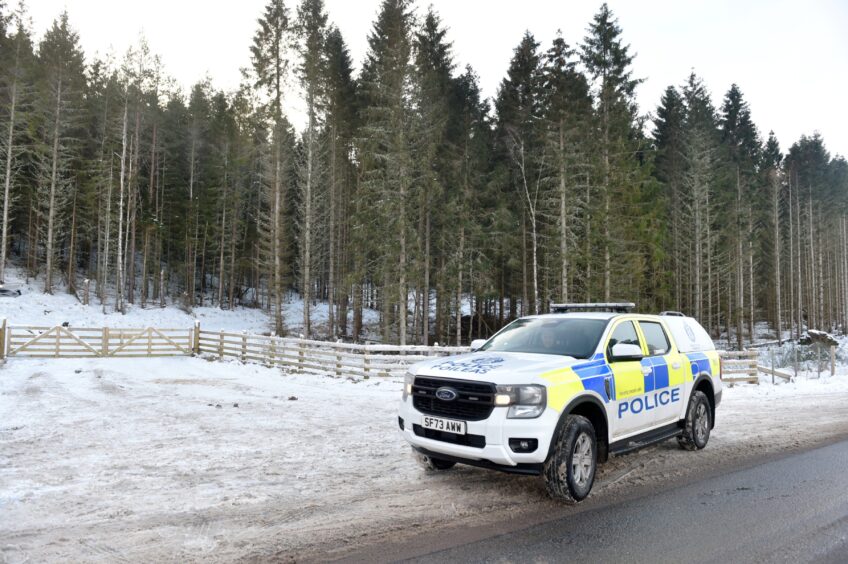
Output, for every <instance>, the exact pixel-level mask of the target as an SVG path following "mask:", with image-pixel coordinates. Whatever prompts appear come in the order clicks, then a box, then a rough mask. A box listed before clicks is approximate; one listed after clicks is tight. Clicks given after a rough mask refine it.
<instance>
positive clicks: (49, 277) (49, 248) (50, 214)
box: [44, 76, 62, 294]
mask: <svg viewBox="0 0 848 564" xmlns="http://www.w3.org/2000/svg"><path fill="white" fill-rule="evenodd" d="M61 113H62V77H61V76H60V77H59V83H58V85H57V90H56V121H55V122H54V124H53V154H52V162H51V169H50V201H49V204H48V208H47V210H48V211H47V244H46V252H47V267H46V272H45V274H44V293H46V294H52V293H53V236H54V233H53V231H54V226H55V222H56V189H57V186H56V183H57V182H58V178H57V177H58V174H59V124H60V123H61V121H60V120H61Z"/></svg>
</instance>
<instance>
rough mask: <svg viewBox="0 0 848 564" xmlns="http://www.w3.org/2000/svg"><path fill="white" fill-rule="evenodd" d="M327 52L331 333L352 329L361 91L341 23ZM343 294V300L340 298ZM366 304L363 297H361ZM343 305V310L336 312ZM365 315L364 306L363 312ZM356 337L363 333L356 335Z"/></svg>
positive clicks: (329, 40)
mask: <svg viewBox="0 0 848 564" xmlns="http://www.w3.org/2000/svg"><path fill="white" fill-rule="evenodd" d="M324 47H325V51H326V55H325V56H326V65H327V66H326V69H327V70H326V93H327V101H326V118H325V122H324V123H325V132H324V136H325V137H326V139H327V146H328V147H327V161H328V171H327V175H328V179H327V182H328V191H329V197H328V207H329V210H328V228H327V301H328V306H329V316H328V326H329V327H328V334H329V336H330V338H333V337H335V336H336V335H337V334H339V333H340V334H342V335H346V334H347V309H348V308H347V305H348V304H347V302H348V293H347V292H346V291H343V286H346V285H349V284H350V283H351V281H350V280H347V273H348V272H349V271H350V264H349V259H350V255H349V254H348V255H346V254H345V252H344V250H345V249H346V247H347V246H346V245H345V242H346V241H347V240H348V238H349V236H350V215H351V214H350V212H349V209H350V199H351V192H352V186H351V185H352V178H353V170H352V164H351V162H350V155H351V150H352V148H353V137H354V131H355V129H356V122H355V119H356V114H357V107H356V102H357V95H356V84H355V82H354V80H353V64H352V62H351V59H350V54H349V52H348V50H347V46H346V45H345V42H344V39H343V38H342V34H341V32H340V31H339V30H338V28H336V27H332V28H330V30H329V31H328V33H327V40H326V42H325V44H324ZM339 297H340V298H341V300H340V301H339V302H337V301H336V300H337V298H339ZM359 303H360V304H361V301H360V302H359ZM336 306H338V313H337V312H336ZM359 316H360V319H361V310H360V312H359ZM354 336H358V335H357V334H355V335H354Z"/></svg>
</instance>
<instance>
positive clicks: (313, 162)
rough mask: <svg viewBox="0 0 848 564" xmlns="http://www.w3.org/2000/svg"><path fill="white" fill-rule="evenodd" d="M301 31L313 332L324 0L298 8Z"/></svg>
mask: <svg viewBox="0 0 848 564" xmlns="http://www.w3.org/2000/svg"><path fill="white" fill-rule="evenodd" d="M296 27H297V33H298V36H299V38H300V54H301V60H302V62H301V65H300V68H299V69H298V75H299V78H300V83H301V87H302V88H303V91H304V96H305V101H306V117H307V123H306V131H305V132H304V134H303V140H302V143H303V153H304V155H303V156H304V158H303V161H304V162H303V163H302V165H301V174H300V179H299V180H300V182H299V185H300V204H301V213H300V216H301V224H300V256H301V262H300V272H301V281H302V283H301V289H302V292H301V294H302V298H303V332H304V334H305V335H306V337H307V338H309V337H310V336H311V333H312V319H311V316H310V309H311V305H312V304H311V300H312V296H313V289H312V285H313V279H312V271H313V268H314V266H313V261H314V259H315V257H314V256H313V255H314V254H315V244H314V235H315V233H316V232H318V229H319V228H320V227H319V225H318V218H319V216H320V213H319V212H320V210H319V209H318V205H319V203H320V202H323V200H324V198H323V196H324V193H325V186H324V183H325V178H324V174H325V163H324V159H325V155H324V147H323V139H322V137H321V135H320V130H321V128H322V127H323V120H324V112H325V106H326V75H327V60H326V52H325V49H324V47H325V42H326V37H327V14H326V12H325V11H324V2H323V0H303V3H302V4H301V5H300V6H299V7H298V12H297V24H296ZM315 262H317V261H315Z"/></svg>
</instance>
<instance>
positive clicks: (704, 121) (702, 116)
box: [681, 72, 721, 328]
mask: <svg viewBox="0 0 848 564" xmlns="http://www.w3.org/2000/svg"><path fill="white" fill-rule="evenodd" d="M683 100H684V103H685V105H686V116H685V121H684V131H683V136H682V137H683V139H682V141H683V147H682V157H683V164H684V166H685V170H684V173H683V177H682V188H683V193H682V197H681V200H682V201H681V204H682V210H683V212H684V213H685V214H686V219H685V221H684V222H683V225H687V226H689V228H688V229H687V230H686V231H685V232H684V233H683V240H684V241H689V242H690V245H691V246H690V248H689V253H688V254H689V256H690V260H689V264H688V266H687V269H686V270H687V274H688V276H687V280H688V284H689V288H690V296H691V298H690V301H689V303H690V304H692V306H691V307H692V313H693V315H694V317H695V318H696V319H698V320H699V321H701V323H704V324H705V325H706V326H707V327H708V328H712V327H714V325H713V311H714V309H715V311H716V312H717V311H718V307H719V304H720V302H721V300H720V299H718V298H716V300H715V303H714V302H713V299H714V297H713V268H715V264H714V261H715V255H714V250H715V249H714V246H715V245H714V243H713V227H712V224H713V221H714V217H715V215H716V214H715V211H714V207H715V203H716V202H715V197H714V195H713V190H714V188H713V186H714V184H715V179H716V176H717V170H716V166H717V162H718V158H719V156H718V133H717V129H716V128H717V124H716V115H715V108H714V107H713V105H712V102H711V101H710V94H709V92H708V91H707V89H706V87H705V86H704V84H703V82H702V81H701V79H700V78H699V77H698V76H696V75H695V73H694V72H693V73H691V74H690V75H689V78H688V80H687V82H686V84H685V86H684V87H683ZM714 306H715V308H714Z"/></svg>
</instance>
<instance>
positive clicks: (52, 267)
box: [0, 0, 848, 348]
mask: <svg viewBox="0 0 848 564" xmlns="http://www.w3.org/2000/svg"><path fill="white" fill-rule="evenodd" d="M448 26H449V22H444V21H442V20H441V18H440V17H439V15H438V13H436V12H435V11H434V9H433V8H432V7H431V8H429V9H422V8H417V7H416V6H415V5H413V4H412V3H411V2H410V1H409V0H383V2H382V4H381V6H380V9H379V11H378V13H377V16H376V21H374V22H373V26H372V28H371V31H370V33H369V35H368V50H367V54H366V56H365V58H364V61H363V62H362V65H361V68H355V66H354V62H353V60H352V58H351V55H350V52H349V50H348V47H347V45H346V43H345V39H344V37H342V35H341V33H340V31H339V30H338V28H337V27H335V26H334V25H333V24H332V22H331V20H330V18H329V15H328V13H327V10H326V8H325V6H324V3H323V0H300V3H298V4H296V5H294V4H292V5H290V4H287V3H286V2H284V0H268V2H267V5H266V6H265V8H264V10H263V11H262V12H261V13H258V14H257V23H256V28H255V34H254V36H253V41H252V44H251V45H252V46H251V48H250V51H249V52H246V53H244V60H245V69H244V71H243V80H242V84H241V86H240V87H239V88H238V89H237V90H235V91H220V90H216V89H215V88H214V87H213V86H212V84H211V81H209V80H206V81H203V82H200V83H198V84H195V85H194V86H193V87H192V88H191V89H190V91H189V92H184V91H183V90H182V89H181V88H180V87H178V86H176V81H175V80H173V79H172V78H171V77H169V76H167V74H166V72H165V70H164V68H165V62H163V61H162V60H161V58H160V57H158V56H156V55H155V54H154V51H155V46H151V45H149V44H148V43H147V42H146V41H145V40H143V39H142V40H140V41H139V42H138V44H137V45H136V46H134V47H133V48H132V49H130V50H129V51H127V52H126V54H125V55H124V56H122V57H121V58H119V59H116V58H110V57H106V58H102V59H101V58H95V59H93V60H91V59H88V58H87V57H86V54H85V53H83V51H82V48H81V47H80V38H79V36H78V34H77V33H76V32H75V31H74V29H73V27H72V24H71V18H70V16H69V14H68V13H63V14H60V15H58V16H57V18H56V19H55V21H54V22H53V23H52V25H51V26H50V27H49V29H47V30H46V31H44V32H43V34H41V35H40V36H39V37H40V39H38V40H37V41H36V40H35V35H34V30H33V29H32V24H31V23H30V19H29V17H28V15H27V11H26V5H25V3H24V2H23V1H21V2H20V3H19V4H18V5H17V6H9V5H7V4H6V3H4V2H3V1H2V0H0V159H1V160H2V162H0V182H2V193H3V196H2V225H0V231H2V234H1V235H0V280H3V279H4V271H5V269H7V268H8V267H9V265H12V264H14V265H17V266H19V267H20V268H21V269H23V272H25V275H26V276H27V277H32V278H35V277H37V278H38V280H39V284H43V291H44V292H48V293H52V292H55V291H59V289H61V291H66V290H67V291H69V292H72V293H74V294H76V295H77V296H80V297H81V296H82V295H83V293H85V294H86V295H88V292H89V291H90V292H91V303H92V304H93V305H94V304H102V307H104V308H110V309H114V310H118V311H123V310H124V308H126V307H127V304H139V306H140V307H160V306H166V305H172V304H176V305H179V306H180V307H183V308H186V309H190V308H192V307H194V306H198V305H207V306H209V305H212V306H217V307H220V308H234V307H242V306H243V307H256V308H263V309H265V310H267V311H268V313H269V317H270V319H271V321H272V326H271V327H269V331H271V332H273V333H275V334H278V335H284V334H286V331H287V328H286V323H285V319H284V316H283V313H282V308H283V304H284V303H286V300H290V299H292V296H295V295H297V296H298V297H299V298H301V299H302V300H303V303H304V308H303V317H304V318H303V328H304V329H303V332H304V333H305V335H306V336H308V337H312V338H319V339H337V338H344V339H349V340H356V339H359V338H361V337H362V333H363V315H362V312H363V308H373V309H376V310H378V311H379V312H380V327H379V336H380V338H381V340H383V341H384V342H387V343H400V344H417V343H432V342H434V341H436V342H439V343H457V344H459V343H467V342H468V341H469V339H471V338H476V337H478V336H487V335H490V334H492V333H493V332H494V331H496V330H497V329H499V328H500V327H502V326H503V325H504V324H505V323H507V322H508V321H509V320H512V319H514V318H516V317H518V316H521V315H529V314H536V313H544V312H546V311H548V310H549V308H550V304H551V303H552V302H569V301H578V302H588V301H605V302H606V301H633V302H635V303H636V304H637V306H638V309H639V310H640V311H645V312H658V311H662V310H676V311H682V312H685V313H687V314H689V315H692V316H694V317H696V318H697V319H699V320H700V321H701V322H702V324H703V325H704V326H705V327H707V328H708V329H709V331H710V332H711V333H712V334H713V335H714V336H719V335H721V334H724V335H726V336H727V338H728V340H730V341H731V344H732V346H737V347H739V348H741V347H742V346H743V345H744V343H745V342H748V341H749V340H751V339H752V337H753V336H754V333H755V328H754V326H755V323H759V322H768V326H769V328H770V331H771V333H772V334H773V336H774V337H773V338H776V339H785V338H798V337H800V336H801V335H802V333H803V332H804V331H805V330H806V329H807V328H816V329H824V330H828V331H841V332H844V331H845V330H846V327H848V162H846V160H845V159H844V158H843V157H841V156H835V157H834V156H831V155H830V154H829V152H828V151H827V150H826V146H825V142H824V140H823V139H822V138H821V136H819V135H818V134H816V133H813V134H811V135H809V136H802V137H801V138H800V139H798V140H797V141H795V142H794V143H793V144H792V146H791V147H788V148H781V147H780V146H779V144H778V142H777V139H776V137H775V135H774V134H773V133H771V132H770V133H768V134H764V133H763V132H761V131H759V130H758V128H757V127H756V125H755V124H754V121H753V119H752V110H751V108H750V107H749V104H748V103H747V101H746V100H745V96H744V94H743V86H744V85H737V84H732V85H721V87H722V88H725V87H726V88H727V90H726V93H725V94H724V95H723V98H722V101H721V103H720V105H718V107H716V106H715V105H714V104H713V102H712V101H711V100H712V97H711V92H710V90H709V88H708V86H707V85H706V84H705V83H704V81H703V80H702V79H701V78H699V76H698V75H697V74H696V73H695V72H694V71H693V72H692V73H691V74H690V75H689V76H683V77H681V82H680V84H679V85H670V86H668V88H667V89H666V90H665V91H664V94H663V95H662V98H661V99H660V100H657V102H656V107H653V108H639V107H638V106H637V104H636V96H635V93H636V90H637V88H638V87H639V84H640V82H641V79H640V78H639V77H638V76H635V75H634V72H633V60H634V59H633V58H634V55H633V53H634V51H633V49H632V48H631V46H630V45H628V44H627V42H626V40H625V35H624V32H623V30H622V28H621V26H620V25H619V22H618V20H617V18H616V17H615V15H614V14H613V13H612V12H611V10H610V9H609V7H608V6H607V5H606V4H603V5H600V6H599V8H598V10H597V12H596V14H595V16H594V17H593V18H592V20H591V21H589V22H587V25H586V32H585V36H584V37H575V38H565V37H562V36H561V34H560V35H558V36H557V37H556V38H555V39H554V40H553V42H552V43H551V44H550V45H542V44H540V43H539V42H538V41H536V39H535V38H534V36H533V35H532V33H531V32H529V31H528V32H526V33H525V34H524V36H523V37H521V39H520V42H519V43H518V44H517V45H516V46H515V48H514V50H513V55H512V58H511V60H510V61H509V66H508V70H507V73H506V75H505V76H504V77H503V79H502V81H501V83H500V86H499V88H498V91H497V94H496V95H495V97H494V99H484V98H483V97H482V95H481V91H480V86H479V79H478V76H477V75H476V74H475V71H474V69H473V68H470V67H466V68H457V65H456V63H455V61H454V55H453V52H452V46H451V44H450V42H449V41H448V40H447V33H448ZM782 79H786V77H782ZM776 80H777V79H776ZM775 87H776V88H777V85H776V86H775ZM294 96H297V97H300V99H302V101H303V107H304V108H305V110H304V112H305V119H303V120H302V121H303V126H302V127H300V126H298V127H295V126H294V125H293V122H296V121H298V120H294V119H293V117H292V116H287V115H286V110H285V108H286V102H287V100H289V97H294ZM787 111H791V108H787ZM89 288H90V290H89ZM81 299H82V297H81ZM319 301H320V302H324V303H327V304H328V305H329V311H330V315H329V319H328V321H327V322H326V323H321V324H318V323H315V322H314V321H313V311H312V308H313V307H314V304H316V303H318V302H319Z"/></svg>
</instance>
